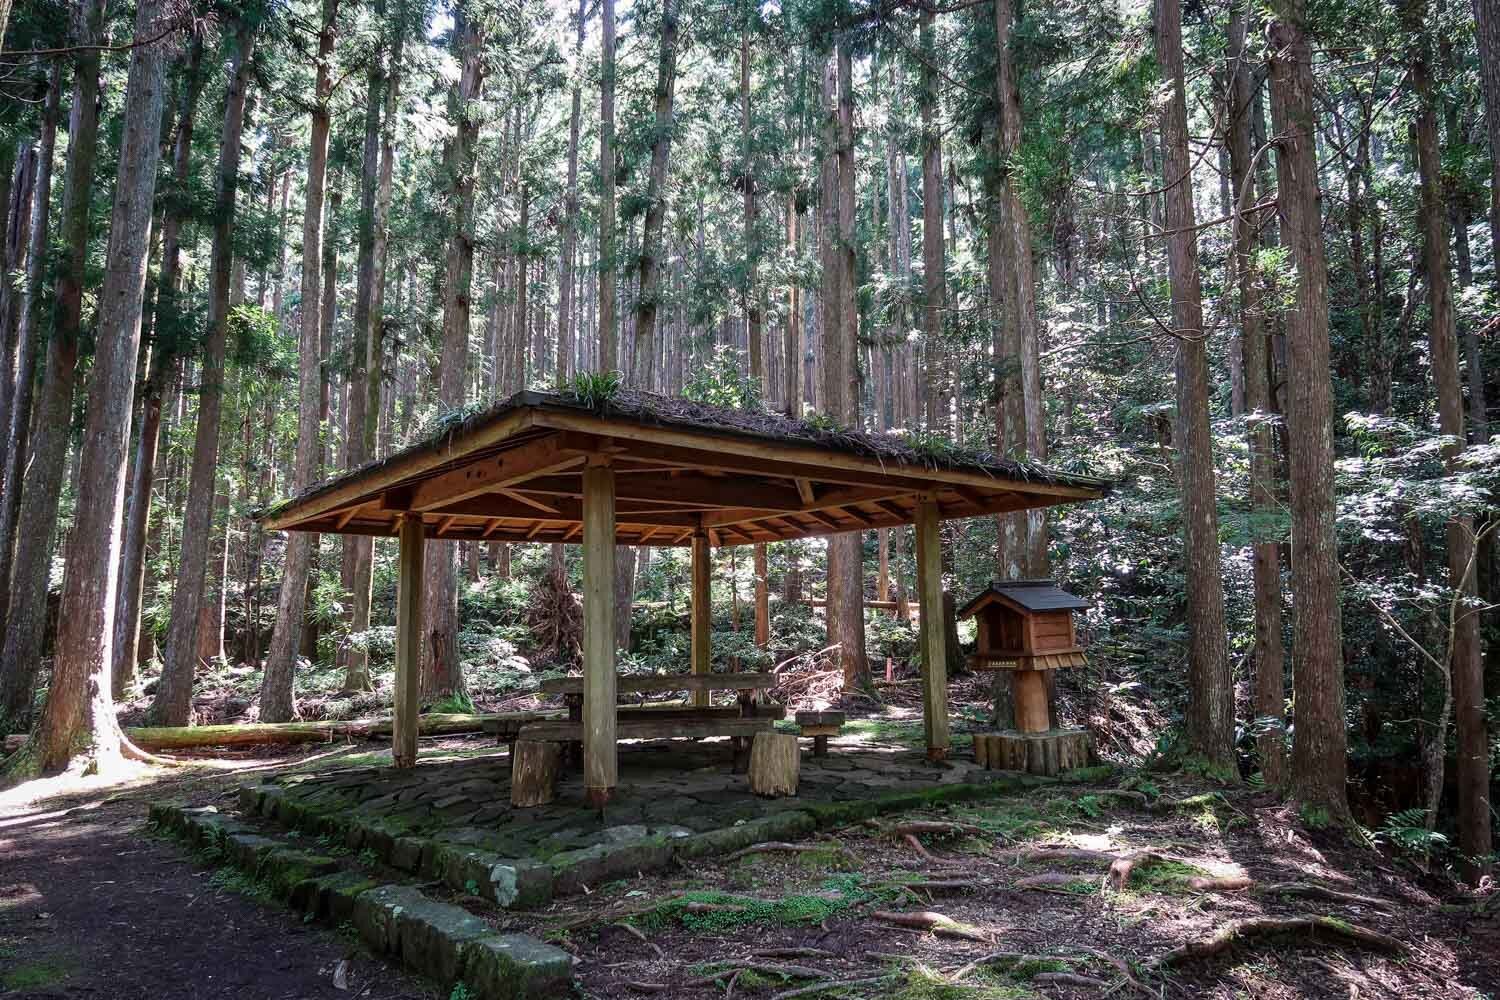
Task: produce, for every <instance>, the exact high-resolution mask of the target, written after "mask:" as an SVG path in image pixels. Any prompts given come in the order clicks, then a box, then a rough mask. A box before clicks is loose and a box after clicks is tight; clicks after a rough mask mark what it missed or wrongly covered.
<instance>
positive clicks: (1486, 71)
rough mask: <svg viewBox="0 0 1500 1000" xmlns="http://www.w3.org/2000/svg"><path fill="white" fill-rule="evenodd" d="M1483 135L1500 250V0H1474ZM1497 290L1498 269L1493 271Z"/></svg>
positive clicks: (1493, 231)
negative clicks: (1486, 149)
mask: <svg viewBox="0 0 1500 1000" xmlns="http://www.w3.org/2000/svg"><path fill="white" fill-rule="evenodd" d="M1474 22H1475V28H1476V30H1475V36H1476V38H1477V40H1478V43H1479V79H1480V85H1481V88H1482V93H1483V94H1484V126H1485V135H1486V137H1487V138H1488V139H1489V148H1490V246H1492V247H1500V0H1474ZM1495 285H1496V288H1497V290H1500V267H1497V268H1496V269H1495Z"/></svg>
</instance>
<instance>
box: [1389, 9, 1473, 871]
mask: <svg viewBox="0 0 1500 1000" xmlns="http://www.w3.org/2000/svg"><path fill="white" fill-rule="evenodd" d="M1402 12H1403V14H1404V18H1403V23H1404V25H1405V27H1406V30H1407V32H1408V42H1409V44H1410V45H1411V51H1412V58H1411V65H1410V70H1411V84H1412V89H1413V90H1414V91H1415V92H1416V97H1417V120H1416V134H1417V177H1418V180H1419V182H1420V184H1419V186H1420V204H1419V206H1418V209H1417V211H1418V222H1419V228H1420V229H1421V232H1422V261H1423V264H1424V268H1423V269H1424V270H1425V271H1426V272H1427V309H1428V313H1429V316H1428V328H1427V344H1428V355H1429V357H1430V358H1431V363H1432V381H1433V383H1434V385H1435V387H1436V389H1437V401H1438V429H1439V430H1440V431H1441V432H1442V433H1443V435H1444V436H1445V437H1447V438H1448V439H1449V443H1448V444H1446V445H1445V446H1444V447H1443V460H1444V462H1445V463H1446V464H1447V467H1448V471H1449V472H1450V473H1453V472H1457V471H1458V470H1459V466H1460V463H1461V462H1462V456H1463V452H1464V442H1465V440H1466V438H1465V436H1464V398H1463V384H1462V383H1461V382H1460V381H1459V376H1458V334H1457V327H1456V320H1455V317H1454V308H1453V273H1452V266H1451V263H1450V261H1449V257H1448V212H1447V201H1446V199H1445V198H1444V196H1443V163H1442V148H1441V144H1440V140H1439V137H1438V136H1439V133H1438V116H1437V103H1436V102H1437V96H1436V87H1435V84H1434V80H1433V66H1434V60H1433V53H1432V39H1431V35H1430V33H1429V32H1430V29H1429V27H1428V25H1427V23H1426V22H1427V3H1426V0H1405V2H1404V4H1403V11H1402ZM1447 542H1448V581H1449V585H1450V586H1452V587H1453V588H1454V589H1455V590H1456V591H1458V592H1459V594H1461V595H1462V597H1463V603H1462V605H1461V606H1459V607H1457V608H1456V609H1455V613H1454V616H1453V622H1452V634H1451V637H1450V639H1449V643H1448V663H1447V668H1448V671H1449V673H1450V675H1451V683H1452V686H1453V713H1454V722H1455V727H1454V728H1455V730H1456V733H1455V735H1456V737H1457V754H1458V761H1457V768H1456V773H1455V777H1456V778H1457V782H1458V824H1457V825H1458V847H1459V856H1460V858H1461V859H1462V861H1461V865H1462V867H1463V871H1464V874H1465V875H1466V876H1467V877H1468V878H1469V879H1470V880H1471V881H1478V880H1479V878H1481V877H1482V876H1484V875H1486V874H1488V873H1489V870H1490V741H1489V732H1488V728H1487V726H1486V725H1485V717H1484V716H1485V704H1484V659H1483V657H1482V654H1481V648H1480V641H1479V612H1478V611H1477V610H1476V607H1477V606H1478V605H1479V600H1478V596H1479V595H1478V588H1477V586H1476V577H1475V555H1476V553H1475V536H1474V518H1473V517H1471V516H1469V515H1467V514H1463V513H1455V514H1454V515H1453V516H1450V517H1449V518H1448V526H1447ZM1446 721H1447V720H1443V722H1446ZM1439 728H1440V729H1441V726H1440V727H1439ZM1435 800H1436V796H1433V798H1432V799H1431V801H1435Z"/></svg>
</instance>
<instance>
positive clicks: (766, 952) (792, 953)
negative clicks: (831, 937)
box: [750, 948, 838, 958]
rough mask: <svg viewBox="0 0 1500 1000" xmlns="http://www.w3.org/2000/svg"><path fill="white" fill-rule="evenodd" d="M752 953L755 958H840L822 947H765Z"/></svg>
mask: <svg viewBox="0 0 1500 1000" xmlns="http://www.w3.org/2000/svg"><path fill="white" fill-rule="evenodd" d="M750 954H751V955H752V956H753V957H755V958H838V956H837V955H835V954H834V953H833V952H831V951H825V950H824V949H822V948H763V949H761V950H760V951H752V952H751V953H750Z"/></svg>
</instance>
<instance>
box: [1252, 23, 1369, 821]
mask: <svg viewBox="0 0 1500 1000" xmlns="http://www.w3.org/2000/svg"><path fill="white" fill-rule="evenodd" d="M1272 13H1273V18H1274V19H1273V20H1272V22H1271V25H1270V28H1269V31H1268V39H1269V42H1270V50H1269V60H1270V67H1271V118H1272V125H1273V128H1274V131H1275V134H1276V136H1277V139H1276V143H1277V145H1276V177H1277V188H1278V191H1277V200H1276V215H1277V219H1278V221H1279V223H1280V232H1281V241H1282V245H1283V246H1285V247H1286V248H1287V250H1288V251H1289V256H1290V260H1291V263H1292V266H1293V267H1294V268H1295V270H1296V283H1295V299H1294V304H1293V306H1292V308H1291V309H1290V310H1288V311H1287V313H1286V316H1285V324H1286V345H1287V365H1288V373H1289V385H1288V388H1287V404H1286V415H1287V421H1288V423H1289V424H1290V430H1291V433H1290V434H1289V435H1288V440H1289V443H1290V448H1289V451H1288V455H1287V467H1288V476H1289V479H1290V492H1291V503H1290V507H1291V520H1292V525H1291V533H1292V595H1293V599H1294V612H1295V617H1294V620H1293V624H1292V662H1293V664H1294V665H1295V670H1294V674H1293V695H1294V697H1295V699H1296V714H1295V719H1294V729H1293V734H1292V789H1291V790H1292V794H1293V795H1294V796H1296V797H1297V798H1298V799H1300V800H1301V801H1303V802H1304V803H1305V804H1307V805H1308V806H1309V807H1311V808H1314V809H1322V810H1325V811H1326V812H1327V813H1328V814H1329V815H1330V816H1331V817H1332V818H1334V819H1335V820H1340V821H1342V820H1344V819H1346V818H1347V817H1348V814H1349V799H1348V792H1347V789H1346V787H1345V786H1346V782H1347V774H1348V757H1347V741H1348V733H1347V729H1346V722H1345V718H1344V661H1343V625H1342V622H1341V620H1340V607H1339V569H1338V544H1337V537H1336V535H1335V530H1334V517H1335V513H1336V510H1335V505H1334V498H1333V386H1332V380H1331V376H1330V371H1329V360H1328V355H1329V344H1328V261H1327V258H1326V256H1325V253H1324V249H1323V233H1322V220H1321V217H1320V213H1319V193H1318V158H1317V118H1316V112H1315V111H1314V97H1313V95H1314V80H1313V73H1312V45H1311V42H1310V40H1309V38H1308V35H1307V8H1306V4H1305V2H1304V0H1275V2H1274V3H1273V4H1272Z"/></svg>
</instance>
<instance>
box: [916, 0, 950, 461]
mask: <svg viewBox="0 0 1500 1000" xmlns="http://www.w3.org/2000/svg"><path fill="white" fill-rule="evenodd" d="M934 21H935V15H934V14H933V11H932V8H931V7H923V8H922V11H921V13H920V14H918V15H917V24H918V28H917V43H918V45H919V46H920V48H921V52H922V72H921V75H920V77H919V81H918V84H917V106H918V107H919V108H920V109H921V116H922V284H923V290H924V292H925V296H926V305H925V307H924V309H923V311H922V336H923V341H922V344H923V351H924V353H925V358H926V369H927V370H926V373H925V375H926V378H925V380H924V381H925V382H926V388H927V429H928V431H930V432H932V433H938V434H941V433H945V432H946V431H947V430H948V427H949V423H950V420H951V411H952V408H953V388H952V384H951V382H950V380H949V375H950V373H949V371H948V352H947V348H946V347H945V346H944V343H943V321H944V318H945V316H946V315H947V308H948V281H947V266H948V265H947V259H946V255H945V253H944V244H943V140H942V132H941V130H940V128H939V122H938V67H937V63H938V60H939V58H940V56H939V55H938V51H937V29H936V26H935V24H934Z"/></svg>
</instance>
